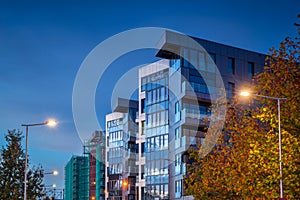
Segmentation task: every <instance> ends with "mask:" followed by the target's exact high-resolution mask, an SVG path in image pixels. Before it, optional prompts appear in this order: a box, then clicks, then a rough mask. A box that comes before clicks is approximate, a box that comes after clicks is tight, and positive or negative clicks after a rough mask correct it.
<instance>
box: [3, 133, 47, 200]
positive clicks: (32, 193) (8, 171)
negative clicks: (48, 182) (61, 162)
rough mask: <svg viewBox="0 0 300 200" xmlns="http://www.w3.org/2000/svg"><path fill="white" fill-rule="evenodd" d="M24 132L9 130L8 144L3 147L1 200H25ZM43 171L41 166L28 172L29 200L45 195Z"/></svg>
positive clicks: (6, 138) (6, 137)
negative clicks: (22, 143)
mask: <svg viewBox="0 0 300 200" xmlns="http://www.w3.org/2000/svg"><path fill="white" fill-rule="evenodd" d="M22 139H23V136H22V132H20V131H17V130H8V134H7V135H6V136H5V140H6V142H7V144H6V146H5V147H2V151H1V160H0V199H14V200H17V199H23V193H24V169H25V153H24V151H23V149H22V146H21V142H22ZM43 177H44V173H43V169H42V168H41V167H40V166H39V167H36V168H33V169H29V170H28V175H27V181H28V182H27V199H29V200H35V199H36V198H38V197H43V195H44V185H43Z"/></svg>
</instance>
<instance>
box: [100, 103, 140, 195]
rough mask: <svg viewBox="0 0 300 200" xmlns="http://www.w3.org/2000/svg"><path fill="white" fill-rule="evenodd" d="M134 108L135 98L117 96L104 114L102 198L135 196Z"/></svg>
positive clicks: (136, 109) (135, 149)
mask: <svg viewBox="0 0 300 200" xmlns="http://www.w3.org/2000/svg"><path fill="white" fill-rule="evenodd" d="M137 111H138V102H137V101H132V100H126V99H120V98H119V99H118V103H117V106H116V108H115V109H114V112H113V113H111V114H108V115H106V144H107V148H106V149H107V156H106V162H105V163H106V168H105V169H106V185H105V191H106V199H113V200H121V199H124V200H127V199H128V200H134V199H135V198H136V188H135V185H136V176H137V173H138V169H137V167H136V156H137V155H138V149H137V145H136V135H137V132H138V126H137V124H136V112H137Z"/></svg>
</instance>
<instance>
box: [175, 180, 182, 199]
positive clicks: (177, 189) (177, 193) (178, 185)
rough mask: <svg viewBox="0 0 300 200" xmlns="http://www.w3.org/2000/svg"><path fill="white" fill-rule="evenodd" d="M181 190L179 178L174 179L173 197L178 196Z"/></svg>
mask: <svg viewBox="0 0 300 200" xmlns="http://www.w3.org/2000/svg"><path fill="white" fill-rule="evenodd" d="M181 192H182V183H181V180H179V181H175V198H180V197H181Z"/></svg>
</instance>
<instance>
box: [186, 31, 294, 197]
mask: <svg viewBox="0 0 300 200" xmlns="http://www.w3.org/2000/svg"><path fill="white" fill-rule="evenodd" d="M299 45H300V42H299V38H294V39H293V38H291V37H287V38H286V39H285V40H284V41H283V42H282V43H280V47H279V49H275V48H272V49H271V50H270V52H269V56H268V58H267V60H266V66H265V68H264V71H263V72H262V73H261V74H259V75H257V76H256V77H255V83H256V84H255V86H253V88H251V90H252V92H253V93H256V94H260V95H265V96H273V97H281V98H286V100H282V101H281V110H280V111H281V134H282V142H281V144H282V163H283V193H284V197H285V198H287V199H300V149H299V146H300V134H299V133H300V121H299V119H300V118H299V117H300V116H299V115H300V113H299V110H300V88H299V86H300V69H299V63H300V58H299V55H300V52H299ZM277 109H278V107H277V101H276V100H273V99H266V98H260V97H257V98H251V99H248V100H246V99H241V98H240V97H237V98H236V99H235V100H233V101H232V103H231V104H230V106H229V108H228V110H227V116H226V123H225V128H224V132H223V135H222V137H220V138H219V140H218V142H217V144H216V147H215V148H214V149H213V150H212V151H211V153H210V154H209V155H207V156H206V157H204V158H200V157H199V151H198V150H194V149H192V150H190V154H189V155H190V159H193V160H194V161H195V162H193V163H192V164H190V165H188V170H187V177H186V179H185V183H186V186H187V187H186V188H185V192H186V193H187V194H192V195H193V196H194V197H195V198H196V199H276V198H279V197H280V196H279V194H280V193H279V180H280V176H279V150H278V148H279V139H278V136H279V135H278V134H279V133H278V117H277V116H278V113H277ZM199 149H201V147H200V148H199ZM199 166H200V167H199Z"/></svg>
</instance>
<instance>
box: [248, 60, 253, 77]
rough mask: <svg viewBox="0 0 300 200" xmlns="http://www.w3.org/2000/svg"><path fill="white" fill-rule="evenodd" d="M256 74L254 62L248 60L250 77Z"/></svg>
mask: <svg viewBox="0 0 300 200" xmlns="http://www.w3.org/2000/svg"><path fill="white" fill-rule="evenodd" d="M253 76H254V63H253V62H248V78H252V77H253Z"/></svg>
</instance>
